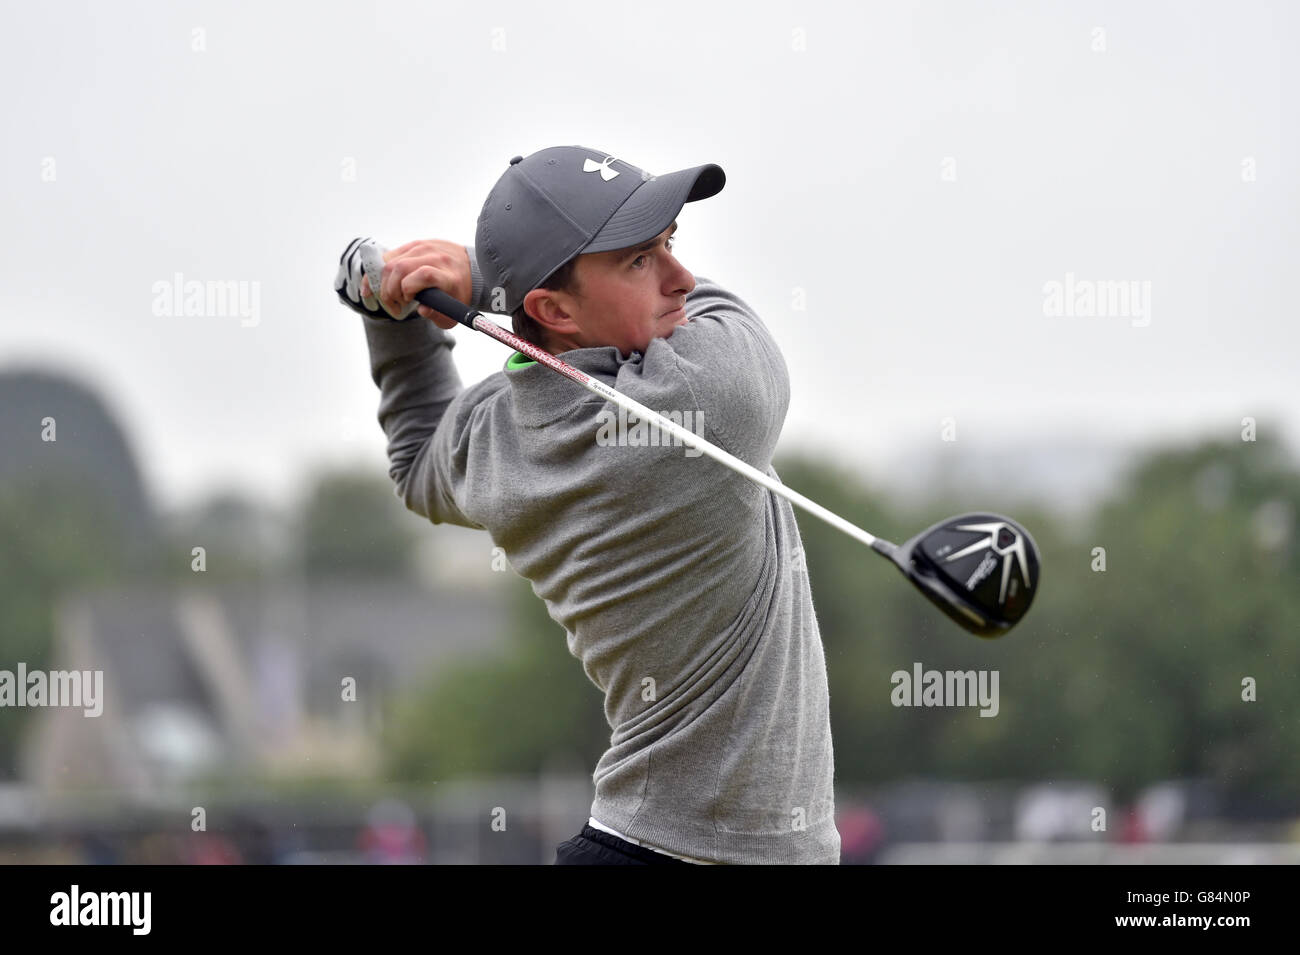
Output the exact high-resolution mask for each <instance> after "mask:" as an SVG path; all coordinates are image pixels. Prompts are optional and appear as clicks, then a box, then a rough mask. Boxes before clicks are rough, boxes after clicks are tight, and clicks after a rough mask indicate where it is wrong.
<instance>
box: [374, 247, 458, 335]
mask: <svg viewBox="0 0 1300 955" xmlns="http://www.w3.org/2000/svg"><path fill="white" fill-rule="evenodd" d="M427 288H438V289H442V291H444V292H446V293H447V294H448V295H450V296H451V297H452V298H454V299H456V301H458V302H462V303H464V304H465V305H469V304H471V303H470V295H471V292H472V289H473V277H472V276H471V274H470V270H469V252H468V251H467V250H466V248H465V247H464V246H463V245H460V244H459V243H457V242H448V241H446V240H444V239H417V240H416V241H414V242H408V243H406V245H402V246H398V247H397V248H396V249H393V250H391V251H389V252H385V253H384V270H383V278H382V279H381V280H380V285H379V302H380V304H382V305H383V307H384V309H385V310H386V311H388V313H389V314H390V315H401V314H402V313H403V312H404V311H406V312H407V314H409V311H408V310H409V309H410V307H411V305H413V304H414V305H415V309H416V311H418V312H419V313H420V314H421V315H422V316H424V317H425V318H429V319H432V320H433V323H434V324H435V325H437V326H438V327H439V328H454V327H455V326H456V324H457V323H456V320H455V319H454V318H450V317H449V316H447V315H444V314H442V312H436V311H434V310H433V309H431V308H429V307H428V306H427V305H420V304H418V303H416V301H415V296H416V295H417V294H418V293H419V292H421V291H423V290H424V289H427ZM361 294H362V295H363V296H366V295H371V294H372V292H371V286H370V275H369V274H367V275H366V276H365V277H364V278H363V279H362V281H361Z"/></svg>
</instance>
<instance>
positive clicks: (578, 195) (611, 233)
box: [474, 146, 727, 312]
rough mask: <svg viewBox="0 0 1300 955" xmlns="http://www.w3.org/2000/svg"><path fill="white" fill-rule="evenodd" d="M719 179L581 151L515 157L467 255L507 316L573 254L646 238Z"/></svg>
mask: <svg viewBox="0 0 1300 955" xmlns="http://www.w3.org/2000/svg"><path fill="white" fill-rule="evenodd" d="M726 181H727V177H726V175H725V174H724V173H723V172H722V168H721V167H720V166H715V165H713V164H712V163H710V164H707V165H704V166H694V167H692V168H690V169H682V170H679V171H677V172H670V173H667V174H665V175H662V176H656V175H652V174H651V173H648V172H646V171H645V170H644V169H640V168H638V167H637V166H634V165H632V164H631V163H629V162H627V161H626V160H623V159H618V158H616V157H614V156H611V155H610V154H609V153H606V152H602V151H601V150H599V149H587V148H585V147H583V146H552V147H550V148H547V149H541V150H538V151H537V152H535V153H533V154H532V155H530V156H527V157H524V156H516V157H514V158H513V159H511V160H510V165H509V166H508V167H507V168H506V171H505V172H504V173H502V174H501V178H500V179H498V180H497V183H496V185H495V186H493V187H492V191H491V192H490V193H488V197H487V201H486V202H484V203H483V211H482V212H480V213H479V217H478V228H477V230H476V231H475V234H474V254H475V257H476V258H477V259H478V266H479V270H480V271H481V272H482V274H483V282H484V285H485V287H486V288H489V289H492V288H497V287H500V288H502V289H504V291H505V307H504V311H505V312H513V311H514V310H515V309H516V308H518V307H519V305H520V303H521V302H523V300H524V296H525V295H527V294H528V293H529V292H531V291H532V290H533V289H535V288H537V286H539V285H541V284H542V282H543V281H545V279H546V278H547V277H548V276H550V274H551V273H552V272H554V271H555V270H556V269H558V268H559V267H560V266H562V265H564V263H565V262H567V261H569V259H571V258H573V257H574V256H575V255H581V254H586V253H590V252H608V251H610V250H611V249H624V248H627V247H628V246H633V245H639V244H640V243H642V242H645V241H647V240H649V239H653V238H654V237H655V236H657V235H658V234H659V233H661V232H663V231H664V229H666V228H668V226H670V225H671V224H672V222H673V220H674V219H676V218H677V214H678V213H679V212H681V210H682V206H683V205H685V204H686V203H688V202H695V201H696V200H697V199H707V198H709V196H714V195H717V194H718V193H719V192H720V191H721V190H722V186H723V184H724V183H726Z"/></svg>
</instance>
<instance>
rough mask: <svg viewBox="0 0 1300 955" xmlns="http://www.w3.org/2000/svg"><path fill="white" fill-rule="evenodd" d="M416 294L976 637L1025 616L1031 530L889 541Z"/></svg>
mask: <svg viewBox="0 0 1300 955" xmlns="http://www.w3.org/2000/svg"><path fill="white" fill-rule="evenodd" d="M415 298H416V300H417V301H418V302H419V303H420V304H421V305H425V306H428V307H429V308H431V309H433V310H434V311H436V312H441V313H442V314H443V315H446V316H447V317H448V318H452V319H455V320H456V321H457V322H459V323H460V324H462V325H464V326H465V327H466V328H472V329H474V330H475V331H479V332H482V333H483V334H485V335H488V336H490V337H492V338H495V339H496V340H497V341H499V342H501V343H502V344H504V345H509V346H510V347H511V348H513V349H515V350H516V351H518V352H521V353H523V354H525V355H527V356H528V357H529V358H531V359H533V360H534V361H536V362H540V363H541V364H543V365H545V366H546V367H547V368H550V369H551V370H552V371H556V372H559V373H560V374H561V375H563V376H564V377H565V378H568V379H570V380H571V381H575V382H577V383H578V384H580V385H582V386H583V387H584V388H586V389H587V390H588V391H592V392H595V393H596V394H598V395H600V396H601V397H602V398H607V399H608V400H610V401H612V402H614V404H616V405H618V406H619V407H621V408H623V409H625V410H626V411H627V412H628V413H629V414H632V415H636V416H637V417H638V418H640V419H641V420H643V421H645V422H646V423H647V424H648V425H651V426H653V427H657V428H659V429H661V431H663V432H667V433H668V434H671V435H672V436H673V437H675V438H678V439H679V440H681V441H682V443H683V444H686V445H687V446H689V447H691V448H695V449H696V450H698V451H700V452H701V453H703V454H707V455H708V456H709V457H711V458H713V459H714V460H715V461H718V462H719V463H721V464H724V465H726V466H727V467H729V468H731V469H732V470H733V471H736V472H737V473H739V474H743V475H744V476H745V477H747V478H749V479H750V480H751V481H754V482H755V483H757V484H760V485H762V486H763V487H765V488H767V489H768V490H770V491H772V492H773V493H775V494H779V495H781V496H782V497H784V498H785V499H786V500H788V501H790V503H792V504H795V505H797V506H799V507H801V508H803V509H804V510H805V511H807V512H808V513H809V514H812V515H813V516H815V517H819V518H821V519H822V520H823V521H825V522H826V523H828V524H830V525H831V526H832V527H836V528H838V529H839V530H841V531H843V532H844V533H846V534H848V535H849V536H850V537H852V538H854V539H855V540H859V541H861V542H862V543H864V544H866V545H867V546H868V547H870V548H871V549H872V550H874V551H876V552H877V553H878V554H881V555H882V556H884V557H887V558H889V559H890V560H891V561H893V563H894V564H895V565H896V566H897V567H898V569H899V570H900V571H902V573H903V576H904V577H906V578H907V579H908V580H910V581H911V582H912V583H913V584H914V585H915V586H916V587H917V589H919V590H920V591H921V593H923V594H925V596H926V597H928V598H929V599H930V601H931V602H932V603H933V604H934V605H935V606H937V607H938V608H939V609H940V610H942V611H943V612H944V613H945V614H947V615H948V616H949V617H950V618H951V619H952V620H954V621H955V622H956V623H958V624H960V625H961V626H962V627H964V628H965V629H967V630H969V631H970V632H971V633H974V634H976V635H978V636H981V637H997V636H1001V635H1002V634H1004V633H1006V632H1007V631H1008V630H1010V629H1011V628H1012V627H1013V626H1015V625H1016V623H1017V622H1018V621H1019V620H1020V618H1021V617H1023V616H1024V615H1025V612H1026V611H1027V610H1028V609H1029V605H1030V603H1031V602H1032V601H1033V599H1034V594H1035V593H1036V592H1037V590H1038V583H1039V575H1038V563H1039V562H1038V547H1037V545H1036V544H1035V543H1034V539H1033V538H1032V537H1030V536H1029V532H1028V531H1027V530H1025V529H1024V528H1023V527H1021V526H1020V525H1019V524H1017V523H1016V522H1015V521H1013V520H1011V519H1010V518H1009V517H1003V516H1001V515H999V514H989V513H975V514H964V515H961V516H959V517H952V518H948V519H947V520H944V521H940V522H939V523H938V524H935V525H934V526H933V527H930V528H928V529H926V530H924V531H922V532H921V533H920V534H917V535H916V536H915V537H913V538H911V539H910V540H908V541H906V542H905V543H903V544H902V545H896V544H891V543H890V542H889V541H886V540H881V539H880V538H879V537H876V536H875V535H873V534H868V533H867V532H866V531H864V530H863V529H862V528H860V527H858V526H857V525H855V524H852V523H850V522H849V521H846V520H845V519H844V518H842V517H840V516H839V515H838V514H834V513H832V512H831V511H828V510H827V509H826V508H824V507H822V506H821V505H820V504H817V503H816V502H814V501H810V500H809V499H808V498H806V497H804V496H803V495H802V494H799V493H798V492H796V491H792V490H790V488H788V487H786V486H785V485H784V484H782V483H781V482H780V481H776V480H774V479H772V478H771V477H769V476H768V475H766V474H764V473H763V472H761V471H759V470H758V469H756V468H754V467H751V466H750V465H748V464H746V463H745V462H744V461H741V460H740V459H739V458H736V457H733V456H732V455H730V454H728V453H727V452H726V451H723V450H722V449H721V448H719V447H716V446H715V445H713V444H710V443H709V442H708V441H706V440H704V439H703V438H701V437H699V436H698V435H696V434H695V433H694V432H692V431H690V430H688V429H686V428H684V427H682V426H681V425H679V424H676V423H675V422H673V421H671V420H669V419H668V418H665V417H664V416H663V415H661V414H659V413H657V412H655V411H651V410H650V409H649V408H647V407H645V406H644V405H642V404H641V403H639V402H637V401H633V400H632V399H631V398H629V397H627V396H626V395H624V394H621V393H620V392H618V391H615V390H614V389H613V388H611V387H609V386H608V385H606V384H605V383H604V382H602V381H598V380H597V379H595V378H592V377H591V376H590V375H588V374H586V373H584V372H582V371H579V370H578V369H577V368H574V367H573V366H572V365H569V364H567V363H565V362H563V361H561V360H560V359H558V358H556V357H555V356H554V355H552V354H550V353H549V352H546V351H543V350H542V349H540V348H538V347H537V346H536V345H533V344H532V343H530V342H527V341H524V340H523V339H522V338H519V337H518V336H517V335H514V334H512V333H511V332H509V331H507V330H506V329H505V328H503V327H502V326H500V325H498V324H497V323H496V322H494V321H492V320H491V319H490V318H488V317H487V316H486V315H484V314H483V313H482V312H480V311H478V310H476V309H473V308H470V307H469V306H467V305H465V304H463V303H461V302H458V301H457V300H456V299H454V298H452V297H451V296H450V295H448V294H447V293H446V292H443V291H441V290H440V289H435V288H428V289H424V290H423V291H422V292H419V293H418V294H417V295H416V296H415ZM999 571H1000V572H999ZM995 572H997V573H995Z"/></svg>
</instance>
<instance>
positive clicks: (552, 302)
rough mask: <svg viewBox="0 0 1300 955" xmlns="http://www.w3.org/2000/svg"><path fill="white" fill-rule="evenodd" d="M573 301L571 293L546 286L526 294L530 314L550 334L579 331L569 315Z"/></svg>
mask: <svg viewBox="0 0 1300 955" xmlns="http://www.w3.org/2000/svg"><path fill="white" fill-rule="evenodd" d="M572 302H573V297H572V296H571V295H567V294H566V293H564V292H554V291H552V290H550V289H544V288H535V289H533V290H532V291H531V292H529V293H528V294H527V295H525V296H524V304H525V307H526V308H527V310H528V314H529V315H531V316H532V317H533V320H534V321H535V322H537V324H539V325H541V326H542V328H544V329H545V330H546V333H547V334H548V335H550V336H554V335H572V334H574V333H575V332H577V331H578V326H577V325H576V324H575V323H574V321H573V319H572V318H571V317H570V315H569V309H570V308H572Z"/></svg>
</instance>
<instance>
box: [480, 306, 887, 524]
mask: <svg viewBox="0 0 1300 955" xmlns="http://www.w3.org/2000/svg"><path fill="white" fill-rule="evenodd" d="M473 322H474V324H473V327H474V328H476V329H477V330H478V331H481V332H484V333H486V334H487V335H489V336H491V337H492V338H495V339H497V340H498V341H501V342H504V343H505V344H507V345H510V346H512V347H513V348H515V349H516V350H517V351H520V352H522V353H524V354H526V355H528V356H529V357H530V358H532V359H533V360H534V361H538V362H541V363H542V364H544V365H546V366H547V367H548V368H550V369H552V370H553V371H558V372H559V373H560V374H562V375H564V377H566V378H568V379H570V380H571V381H576V382H577V383H578V384H580V385H582V386H583V387H584V388H586V389H587V390H588V391H592V392H595V393H596V394H598V395H600V396H601V397H602V398H608V399H609V400H610V401H612V402H614V404H616V405H618V406H619V407H620V408H624V409H626V410H627V411H628V412H629V413H631V414H634V415H636V416H637V417H638V418H640V419H641V420H643V421H645V422H646V423H648V424H652V425H655V426H657V427H659V428H661V429H662V430H664V431H666V432H668V433H669V434H671V435H673V436H674V437H676V438H678V439H680V440H681V441H682V442H683V443H684V444H687V445H690V446H691V447H692V448H695V449H697V450H699V451H700V452H701V453H703V454H707V455H708V456H709V457H711V458H713V460H715V461H717V462H718V463H720V464H724V465H726V466H727V467H729V468H731V469H732V470H733V471H735V472H737V473H738V474H743V475H744V476H745V477H747V478H749V479H750V480H751V481H753V482H755V483H756V484H761V485H762V486H763V487H765V488H767V489H768V490H769V491H772V492H773V493H774V494H779V495H781V496H782V497H783V498H785V499H786V500H787V501H789V502H790V503H791V504H794V505H796V506H798V507H802V508H803V509H804V510H805V511H807V512H808V513H809V514H812V515H813V516H814V517H820V518H821V519H822V520H823V521H825V522H826V523H827V524H830V525H831V526H832V527H835V528H838V529H839V530H842V531H843V532H844V533H846V534H848V535H849V536H850V537H852V538H853V539H854V540H858V541H861V542H862V543H864V544H866V545H867V546H868V547H870V546H871V545H872V544H873V543H875V541H876V538H875V536H874V535H872V534H868V533H867V532H866V531H864V530H863V529H862V528H860V527H858V526H857V525H856V524H850V523H849V522H848V521H846V520H845V519H844V518H842V517H840V516H839V515H838V514H835V513H832V512H831V511H828V510H827V509H826V508H824V507H822V506H821V505H820V504H818V503H816V502H815V501H810V500H808V498H806V497H804V496H803V495H802V494H800V493H799V492H798V491H792V490H790V489H789V488H788V487H786V486H785V485H784V484H782V483H781V482H780V481H777V480H774V479H773V478H771V477H768V476H767V475H766V474H764V473H763V472H762V471H760V470H758V469H757V468H755V467H751V466H750V465H748V464H746V463H745V462H744V461H742V460H740V458H737V457H735V456H734V455H732V454H728V453H727V452H726V451H723V450H722V449H721V448H719V447H718V446H717V445H714V444H710V443H709V442H708V441H705V440H704V439H703V438H701V437H700V436H699V435H697V434H695V433H694V432H693V431H690V430H689V429H687V428H683V427H682V426H681V425H679V424H677V423H676V422H674V421H672V420H671V419H669V418H665V417H664V416H663V415H661V414H659V413H658V412H656V411H651V410H650V409H649V408H647V407H646V406H645V405H643V404H641V403H640V402H638V401H633V400H632V399H631V398H629V397H628V396H627V395H625V394H622V393H621V392H618V391H615V390H614V389H613V388H611V387H609V385H607V384H605V383H604V382H603V381H598V380H597V379H595V378H593V377H591V376H590V375H588V374H586V373H585V372H582V371H579V370H578V369H576V368H574V367H573V366H572V365H570V364H568V363H567V362H564V361H561V360H560V359H558V358H556V357H555V356H554V355H552V354H551V353H550V352H546V351H543V350H542V349H540V348H538V347H536V346H535V345H533V344H532V343H531V342H526V341H524V340H523V339H521V338H517V337H515V336H514V335H513V334H511V333H510V332H508V331H506V330H505V329H504V328H502V327H501V326H500V325H498V324H496V323H495V322H493V321H492V320H490V319H488V318H487V317H486V316H484V315H483V314H482V313H479V314H478V315H477V317H475V318H474V319H473Z"/></svg>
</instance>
